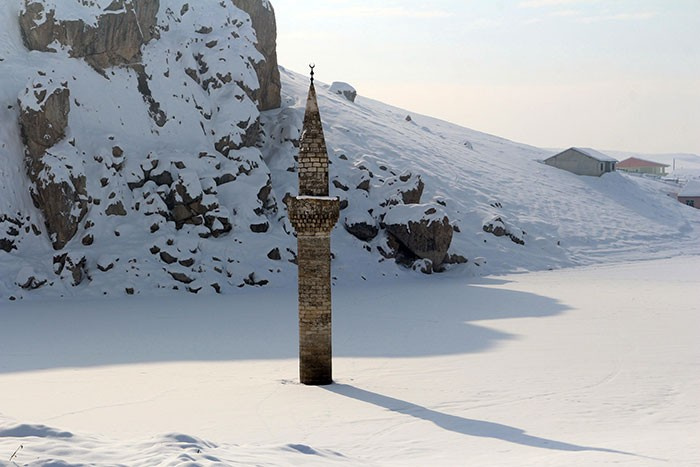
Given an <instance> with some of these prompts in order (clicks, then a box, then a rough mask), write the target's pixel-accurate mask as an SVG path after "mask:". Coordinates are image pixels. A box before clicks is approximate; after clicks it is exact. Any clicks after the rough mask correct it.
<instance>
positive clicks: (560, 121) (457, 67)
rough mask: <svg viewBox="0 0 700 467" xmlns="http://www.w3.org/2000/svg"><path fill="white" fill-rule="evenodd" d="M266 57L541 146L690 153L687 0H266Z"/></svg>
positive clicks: (698, 5)
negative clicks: (272, 44)
mask: <svg viewBox="0 0 700 467" xmlns="http://www.w3.org/2000/svg"><path fill="white" fill-rule="evenodd" d="M272 4H273V6H274V7H275V11H276V14H277V27H278V39H277V40H278V56H279V62H280V64H281V65H282V66H285V67H287V68H289V69H291V70H293V71H297V72H301V73H308V63H310V62H315V63H316V65H317V68H316V77H317V79H318V80H319V81H323V82H326V83H328V84H330V83H331V82H333V81H345V82H348V83H350V84H352V85H353V86H354V87H355V88H356V89H357V91H358V93H359V94H360V95H362V96H365V97H369V98H373V99H377V100H380V101H383V102H386V103H388V104H392V105H396V106H398V107H403V108H406V109H409V110H411V111H414V112H416V113H422V114H427V115H431V116H434V117H437V118H441V119H444V120H448V121H451V122H454V123H457V124H460V125H463V126H466V127H468V128H473V129H475V130H480V131H484V132H487V133H492V134H495V135H498V136H503V137H505V138H508V139H512V140H515V141H518V142H523V143H528V144H532V145H535V146H540V147H548V148H558V147H569V146H584V147H594V148H597V149H611V150H612V149H615V150H621V151H625V150H626V151H637V152H646V153H649V152H651V153H662V152H665V153H669V152H693V153H696V154H700V0H432V1H431V0H428V1H426V0H421V1H418V0H383V1H378V0H272Z"/></svg>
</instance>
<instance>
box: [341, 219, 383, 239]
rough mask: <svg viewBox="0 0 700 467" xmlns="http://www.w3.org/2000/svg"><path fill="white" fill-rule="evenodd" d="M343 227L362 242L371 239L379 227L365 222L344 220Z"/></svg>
mask: <svg viewBox="0 0 700 467" xmlns="http://www.w3.org/2000/svg"><path fill="white" fill-rule="evenodd" d="M343 227H345V230H347V231H348V232H349V233H350V234H352V235H353V236H355V237H356V238H358V239H359V240H362V241H363V242H369V241H371V240H372V239H373V238H374V237H376V236H377V234H378V233H379V229H378V228H377V226H376V225H370V224H368V223H366V222H355V223H348V221H347V220H346V221H345V223H344V224H343Z"/></svg>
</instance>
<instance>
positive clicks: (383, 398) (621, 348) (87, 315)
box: [0, 256, 700, 467]
mask: <svg viewBox="0 0 700 467" xmlns="http://www.w3.org/2000/svg"><path fill="white" fill-rule="evenodd" d="M698 277H700V261H698V257H696V256H687V257H676V258H673V259H666V260H654V261H647V262H634V263H630V262H625V263H620V264H608V265H599V266H588V267H584V268H575V269H567V270H559V271H544V272H536V273H527V274H515V275H505V276H490V277H484V278H481V279H474V280H470V281H465V280H463V279H459V278H448V279H446V278H445V277H444V276H441V277H440V276H431V277H420V278H419V277H415V278H414V279H413V280H408V281H406V282H404V283H394V284H392V285H389V286H387V285H386V284H384V285H381V284H368V285H366V286H365V287H363V288H362V289H361V290H362V291H361V293H358V289H357V288H356V287H342V286H341V287H336V288H335V289H334V339H335V341H334V354H335V359H334V375H335V379H336V384H335V385H332V386H327V387H305V386H302V385H300V384H298V383H297V381H298V379H297V360H296V352H297V349H296V290H295V289H294V288H293V287H291V288H281V289H259V290H252V289H250V290H248V291H246V292H242V293H240V294H239V295H237V297H236V300H235V302H232V301H231V300H230V298H229V297H221V296H209V297H169V298H161V299H153V298H131V299H128V300H125V299H119V300H110V299H107V300H100V301H85V300H81V301H73V300H64V301H61V302H53V303H51V305H50V306H47V305H48V304H47V303H43V302H36V301H34V302H26V301H25V302H21V303H20V302H17V303H13V304H7V305H6V306H5V305H3V326H2V327H0V355H3V358H2V360H0V401H2V403H0V452H2V453H3V457H4V458H3V459H2V460H3V461H6V460H7V459H8V458H9V456H10V455H11V454H12V453H13V452H14V450H15V449H17V448H18V447H19V446H20V445H22V446H23V449H21V450H19V451H18V453H17V457H16V458H15V459H14V460H15V462H16V463H17V464H18V465H63V464H61V463H64V464H71V465H73V464H76V465H98V466H101V465H115V464H126V465H135V466H146V465H179V464H180V463H188V465H193V466H200V465H201V466H205V465H241V464H244V465H252V464H254V465H359V464H361V465H489V466H492V465H493V466H518V467H527V466H533V467H534V466H537V467H547V466H562V465H566V466H586V467H588V466H591V465H630V466H655V465H669V466H681V465H682V466H697V465H700V443H699V442H698V438H697V437H696V436H694V433H698V430H699V429H700V412H699V411H698V408H699V407H700V391H698V387H699V386H700V373H699V372H698V371H697V362H698V361H699V359H700V347H699V346H698V345H697V341H698V338H699V337H700V336H699V335H698V332H699V330H700V314H699V313H698V311H699V310H698V304H697V300H695V297H696V296H697V293H696V292H697V288H698V286H699V285H700V284H699V280H698ZM10 465H11V464H10Z"/></svg>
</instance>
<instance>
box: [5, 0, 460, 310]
mask: <svg viewBox="0 0 700 467" xmlns="http://www.w3.org/2000/svg"><path fill="white" fill-rule="evenodd" d="M0 17H1V18H3V20H2V21H5V22H7V24H5V27H4V30H3V31H4V32H2V33H0V34H4V35H5V37H4V39H6V40H2V41H0V44H1V45H0V47H1V48H0V67H2V70H3V72H5V71H7V73H3V77H4V78H3V84H5V86H4V87H3V88H2V91H0V100H1V101H2V104H3V105H2V106H1V107H2V109H1V110H0V121H2V122H5V123H7V122H12V123H11V124H10V125H7V124H6V125H4V126H3V128H0V169H1V170H0V178H2V180H1V181H2V183H1V184H0V191H2V194H3V199H2V200H0V250H1V251H0V255H11V256H3V257H0V260H2V261H4V260H5V259H7V260H8V261H10V260H12V261H10V262H9V263H6V262H3V264H11V266H10V267H6V268H5V267H4V266H3V267H4V274H6V275H7V277H3V280H2V281H0V294H5V295H7V296H10V297H13V298H17V297H21V296H22V294H23V293H26V292H21V291H22V290H39V291H40V292H42V293H46V294H49V295H50V294H51V293H55V292H58V293H62V294H71V293H79V291H81V290H83V291H84V290H91V291H93V292H95V291H96V292H97V293H106V294H111V293H127V294H139V293H152V292H153V290H154V289H156V290H157V289H167V290H172V289H176V290H187V291H190V292H193V293H204V292H222V291H225V290H227V289H231V288H236V287H239V286H256V285H264V284H267V283H269V282H270V281H273V280H274V278H275V277H278V278H280V277H282V278H286V279H289V278H292V279H293V277H294V272H295V271H294V268H295V267H296V266H295V261H296V252H295V249H296V242H295V239H294V236H293V234H292V229H291V226H290V224H289V220H288V219H287V216H286V211H285V208H284V206H283V205H282V204H281V203H279V202H278V200H281V199H282V198H283V197H284V196H285V195H287V194H290V193H296V166H295V155H296V153H297V146H298V144H299V141H298V140H299V135H300V132H301V118H300V117H301V115H302V114H303V106H302V108H298V106H296V105H295V104H294V101H295V99H300V101H301V102H303V101H304V99H305V96H304V94H305V89H304V90H301V91H298V90H295V91H294V92H295V93H297V94H301V95H299V96H296V95H295V96H294V97H293V98H291V99H290V98H287V101H288V102H290V103H291V104H290V105H289V106H288V107H285V108H279V107H280V103H281V85H280V69H279V67H278V65H277V57H276V24H275V15H274V10H273V8H272V5H271V4H270V3H269V2H268V1H267V0H227V1H221V0H197V1H196V2H194V1H189V2H188V1H185V0H91V1H89V2H83V1H80V2H72V1H71V2H63V1H58V0H16V1H13V2H12V3H5V4H3V5H2V6H0ZM10 20H11V21H12V22H10ZM9 76H12V79H11V80H8V78H5V77H9ZM304 81H306V80H304ZM297 91H298V92H297ZM359 156H361V155H357V154H356V155H353V158H354V159H355V160H356V161H355V162H354V163H353V162H352V161H350V160H349V159H348V157H346V156H345V155H342V157H339V155H338V154H335V153H332V154H331V163H332V164H335V167H333V168H332V172H335V173H334V174H333V175H332V178H331V181H332V186H331V190H332V192H333V193H334V194H336V195H337V196H338V197H340V198H341V207H342V209H343V215H342V219H343V222H342V226H343V227H344V228H342V229H341V230H340V231H341V232H342V233H343V235H344V236H345V237H344V238H345V242H346V243H347V242H351V243H354V242H360V243H359V244H358V245H356V246H355V248H358V249H361V250H362V249H364V250H366V251H372V252H373V253H372V255H373V257H374V260H375V261H377V260H378V261H380V262H383V261H385V260H387V259H389V260H391V261H387V263H389V262H390V263H392V264H393V263H394V261H393V260H396V262H398V263H400V264H402V265H405V266H409V267H414V268H416V269H420V270H421V271H423V272H432V271H433V270H442V269H443V268H444V264H445V263H446V262H449V261H448V260H449V259H450V257H449V255H448V254H447V249H448V248H449V244H450V239H451V238H452V228H453V227H452V224H451V223H450V221H449V219H448V218H447V216H446V214H444V213H443V214H444V215H443V217H440V219H439V222H434V219H433V217H435V216H434V215H432V214H434V213H435V212H438V211H439V213H442V211H441V207H440V206H438V205H435V204H434V203H430V202H428V204H420V203H421V202H422V199H421V198H422V194H423V190H424V187H425V185H424V183H423V181H422V180H421V177H420V176H419V175H417V174H414V173H410V172H407V171H402V170H399V169H397V168H394V167H392V164H391V163H389V162H386V161H385V162H383V163H378V162H377V161H376V160H375V159H373V158H371V157H369V156H367V157H364V156H363V157H359ZM358 157H359V158H358ZM358 161H359V162H358ZM279 168H282V170H281V171H280V170H278V169H279ZM10 174H12V175H10ZM409 205H416V206H417V208H416V209H414V210H413V211H411V212H412V214H411V216H408V217H405V216H404V217H405V218H403V217H402V218H400V219H399V218H398V217H397V216H396V215H393V216H391V219H393V220H392V221H391V223H388V222H386V221H385V217H386V216H387V215H388V213H390V212H391V211H392V209H398V208H399V207H401V206H409ZM426 212H427V213H429V214H425V213H426ZM370 245H374V247H372V246H370ZM13 258H14V259H13ZM286 279H284V280H286ZM284 280H283V281H284ZM40 292H34V293H40Z"/></svg>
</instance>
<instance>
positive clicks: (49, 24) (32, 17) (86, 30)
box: [19, 0, 160, 71]
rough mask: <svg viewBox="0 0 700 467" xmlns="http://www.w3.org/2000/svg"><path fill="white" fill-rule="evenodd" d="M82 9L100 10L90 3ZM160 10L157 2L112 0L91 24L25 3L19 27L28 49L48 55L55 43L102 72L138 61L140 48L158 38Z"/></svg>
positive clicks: (28, 0) (39, 4) (34, 2)
mask: <svg viewBox="0 0 700 467" xmlns="http://www.w3.org/2000/svg"><path fill="white" fill-rule="evenodd" d="M103 3H106V2H103ZM83 8H86V9H88V8H92V9H97V8H99V7H98V6H97V4H95V3H92V4H91V5H89V6H84V7H83ZM159 8H160V1H159V0H113V1H112V2H111V3H110V4H109V5H108V6H107V7H106V8H104V10H102V11H101V12H100V11H97V12H96V16H97V19H96V23H94V24H93V23H90V22H87V23H86V22H85V21H84V20H83V19H62V18H59V17H57V14H56V11H55V10H53V9H51V8H47V6H46V5H45V4H44V2H42V1H41V0H25V4H24V8H23V9H22V11H21V13H20V18H19V24H20V28H21V30H22V37H23V38H24V43H25V45H26V46H27V48H29V49H30V50H39V51H42V52H51V51H54V49H53V47H52V44H53V43H54V42H55V41H58V43H59V44H61V45H63V46H65V47H67V48H68V49H70V54H71V56H72V57H80V58H84V59H85V60H86V61H87V62H88V63H89V64H90V65H91V66H92V67H93V68H95V69H97V70H100V71H102V70H104V69H105V68H108V67H110V66H116V65H123V64H130V63H134V62H137V61H138V60H139V58H140V54H141V46H143V45H144V44H146V43H147V42H149V41H150V40H151V39H153V38H154V37H157V34H158V32H157V28H156V24H157V15H158V10H159ZM100 13H102V14H100Z"/></svg>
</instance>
